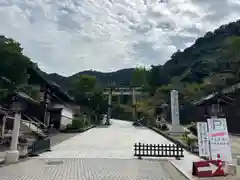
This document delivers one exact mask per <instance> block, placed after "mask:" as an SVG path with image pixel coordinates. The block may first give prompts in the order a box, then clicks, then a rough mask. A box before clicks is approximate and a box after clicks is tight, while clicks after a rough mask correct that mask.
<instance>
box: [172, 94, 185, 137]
mask: <svg viewBox="0 0 240 180" xmlns="http://www.w3.org/2000/svg"><path fill="white" fill-rule="evenodd" d="M171 118H172V128H171V132H170V133H171V134H172V135H181V134H183V133H184V129H183V127H182V126H181V125H180V123H179V104H178V91H176V90H172V91H171Z"/></svg>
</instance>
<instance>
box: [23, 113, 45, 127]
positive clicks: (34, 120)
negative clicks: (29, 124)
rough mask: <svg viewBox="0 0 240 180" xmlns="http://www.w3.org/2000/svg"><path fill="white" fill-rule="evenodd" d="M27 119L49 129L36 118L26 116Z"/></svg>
mask: <svg viewBox="0 0 240 180" xmlns="http://www.w3.org/2000/svg"><path fill="white" fill-rule="evenodd" d="M24 116H25V117H26V118H27V119H29V120H31V121H33V122H34V123H35V124H37V123H38V124H40V125H42V126H43V127H44V128H47V125H45V124H44V123H42V122H41V121H40V120H38V119H37V118H35V117H29V116H27V115H24Z"/></svg>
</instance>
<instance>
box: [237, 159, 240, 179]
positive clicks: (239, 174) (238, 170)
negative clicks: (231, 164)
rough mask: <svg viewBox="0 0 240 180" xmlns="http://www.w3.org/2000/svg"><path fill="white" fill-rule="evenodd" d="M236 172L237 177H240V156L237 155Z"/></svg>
mask: <svg viewBox="0 0 240 180" xmlns="http://www.w3.org/2000/svg"><path fill="white" fill-rule="evenodd" d="M236 172H237V173H236V174H237V177H240V156H237V165H236Z"/></svg>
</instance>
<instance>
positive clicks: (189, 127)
mask: <svg viewBox="0 0 240 180" xmlns="http://www.w3.org/2000/svg"><path fill="white" fill-rule="evenodd" d="M187 128H188V129H189V130H190V131H191V132H192V133H193V134H194V135H195V136H197V125H196V123H194V122H192V123H191V124H190V125H188V127H187Z"/></svg>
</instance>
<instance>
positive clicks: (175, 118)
mask: <svg viewBox="0 0 240 180" xmlns="http://www.w3.org/2000/svg"><path fill="white" fill-rule="evenodd" d="M171 115H172V125H178V124H179V105H178V92H177V91H176V90H172V91H171Z"/></svg>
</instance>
